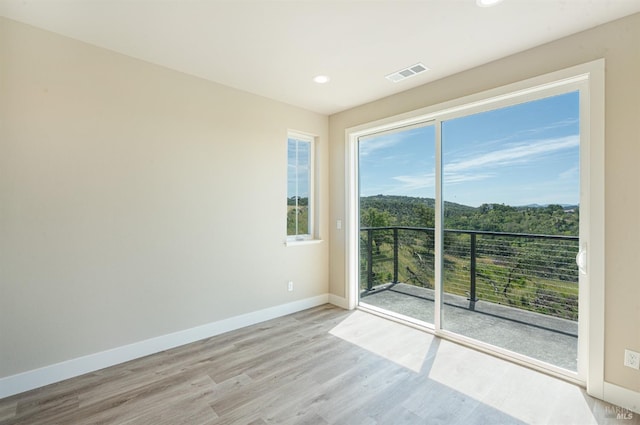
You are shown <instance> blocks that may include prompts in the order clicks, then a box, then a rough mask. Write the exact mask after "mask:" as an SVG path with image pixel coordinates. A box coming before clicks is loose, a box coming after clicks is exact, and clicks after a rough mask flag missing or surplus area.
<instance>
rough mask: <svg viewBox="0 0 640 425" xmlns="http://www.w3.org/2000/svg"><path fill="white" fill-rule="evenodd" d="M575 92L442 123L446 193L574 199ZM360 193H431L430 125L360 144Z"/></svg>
mask: <svg viewBox="0 0 640 425" xmlns="http://www.w3.org/2000/svg"><path fill="white" fill-rule="evenodd" d="M578 96H579V95H578V93H577V92H573V93H567V94H563V95H559V96H554V97H550V98H545V99H541V100H537V101H533V102H528V103H524V104H520V105H515V106H511V107H507V108H501V109H496V110H493V111H488V112H483V113H480V114H474V115H469V116H466V117H461V118H457V119H454V120H449V121H445V122H443V123H442V146H443V163H444V191H443V193H444V199H445V200H447V201H452V202H457V203H460V204H464V205H470V206H479V205H481V204H483V203H499V204H506V205H514V206H517V205H528V204H551V203H559V204H578V203H579V202H578V201H579V169H578V165H579V140H580V138H579V107H578V104H579V97H578ZM359 149H360V193H361V195H362V196H371V195H378V194H384V195H406V196H417V197H426V198H433V197H435V189H434V183H435V131H434V128H433V126H427V127H422V128H414V129H411V130H405V131H401V132H397V133H393V134H387V135H381V136H369V137H367V138H364V139H362V140H361V143H360V148H359Z"/></svg>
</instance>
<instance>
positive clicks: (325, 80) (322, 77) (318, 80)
mask: <svg viewBox="0 0 640 425" xmlns="http://www.w3.org/2000/svg"><path fill="white" fill-rule="evenodd" d="M329 80H330V78H329V77H327V76H326V75H316V76H315V77H313V81H315V82H316V83H318V84H324V83H328V82H329Z"/></svg>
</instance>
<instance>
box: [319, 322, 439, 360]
mask: <svg viewBox="0 0 640 425" xmlns="http://www.w3.org/2000/svg"><path fill="white" fill-rule="evenodd" d="M330 333H331V334H332V335H334V336H337V337H338V338H341V339H343V340H345V341H348V342H350V343H352V344H355V345H357V346H359V347H361V348H364V349H365V350H367V351H370V352H372V353H375V354H377V355H379V356H381V357H384V358H385V359H387V360H390V361H392V362H394V363H396V364H398V365H400V366H402V367H405V368H407V369H410V370H412V371H414V372H420V370H421V369H422V365H423V363H424V362H425V360H426V358H427V355H428V353H429V348H430V347H431V344H432V343H433V340H434V337H433V336H432V335H429V334H427V333H425V332H422V331H419V330H417V329H414V328H411V327H409V326H404V325H401V324H399V323H395V322H393V321H390V320H386V319H383V318H381V317H378V316H375V315H373V314H369V313H365V312H362V311H355V312H354V313H353V314H351V315H350V316H349V317H347V318H346V319H345V320H343V321H342V322H340V324H338V325H337V326H336V327H334V328H333V329H332V330H331V331H330Z"/></svg>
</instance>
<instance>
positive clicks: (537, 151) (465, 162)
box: [445, 135, 580, 173]
mask: <svg viewBox="0 0 640 425" xmlns="http://www.w3.org/2000/svg"><path fill="white" fill-rule="evenodd" d="M579 145H580V137H579V136H578V135H572V136H566V137H559V138H553V139H544V140H531V141H528V142H524V143H520V144H518V145H516V146H511V147H508V148H505V149H500V150H495V151H493V152H488V153H485V154H481V155H478V156H474V157H469V158H467V159H460V160H455V161H453V162H451V163H448V164H445V173H455V172H465V171H467V172H468V171H471V170H474V169H477V168H483V169H486V168H491V167H505V166H509V165H513V164H522V163H524V162H529V161H533V160H535V159H538V158H540V157H541V156H543V155H547V154H549V153H553V152H557V151H559V150H562V149H568V148H574V147H577V146H579Z"/></svg>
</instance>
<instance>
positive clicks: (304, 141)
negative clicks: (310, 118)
mask: <svg viewBox="0 0 640 425" xmlns="http://www.w3.org/2000/svg"><path fill="white" fill-rule="evenodd" d="M313 149H314V146H313V137H311V136H305V135H301V134H292V133H289V137H288V140H287V239H288V240H294V241H295V240H308V239H313V230H314V229H313V209H314V205H313V204H314V203H313V161H314V158H313Z"/></svg>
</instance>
